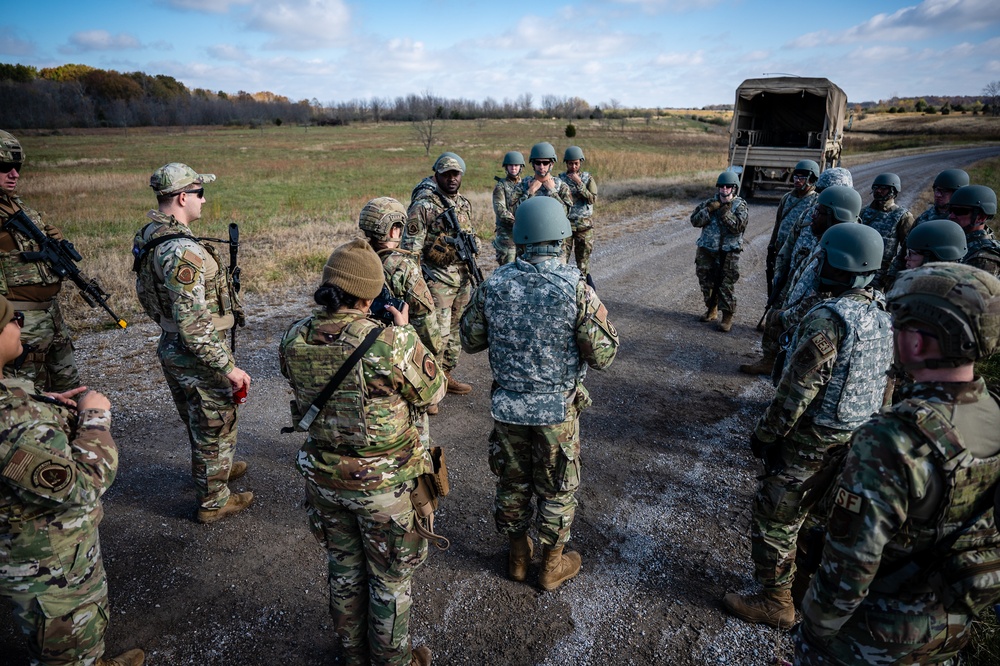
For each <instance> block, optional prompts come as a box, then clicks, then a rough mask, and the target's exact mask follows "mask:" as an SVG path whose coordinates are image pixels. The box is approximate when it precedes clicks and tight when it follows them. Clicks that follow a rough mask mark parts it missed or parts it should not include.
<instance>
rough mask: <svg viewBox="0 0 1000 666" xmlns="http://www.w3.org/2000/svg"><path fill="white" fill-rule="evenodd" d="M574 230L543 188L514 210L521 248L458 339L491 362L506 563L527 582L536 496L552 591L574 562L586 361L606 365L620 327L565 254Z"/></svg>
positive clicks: (488, 287)
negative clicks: (571, 544) (571, 548)
mask: <svg viewBox="0 0 1000 666" xmlns="http://www.w3.org/2000/svg"><path fill="white" fill-rule="evenodd" d="M571 233H572V231H571V229H570V224H569V220H568V219H567V218H566V214H565V211H564V210H563V208H562V206H561V205H560V204H559V202H558V201H555V200H553V199H551V198H548V197H539V198H536V199H532V200H530V201H525V202H524V203H522V204H521V206H520V207H519V208H518V209H517V214H516V220H515V222H514V242H515V243H517V244H518V245H521V246H524V254H523V255H522V256H520V257H518V258H517V259H516V260H515V261H514V262H513V263H510V264H506V265H505V266H501V267H500V268H498V269H497V270H496V271H494V272H493V274H492V275H491V276H490V277H489V278H488V279H487V280H486V281H485V282H483V283H482V284H481V285H480V286H479V288H478V289H477V290H476V293H475V294H474V295H473V298H472V302H471V303H470V304H469V307H468V308H467V309H466V310H465V312H464V313H463V314H462V327H461V332H462V347H463V348H464V349H465V351H467V352H469V353H473V354H474V353H476V352H480V351H483V350H484V349H489V356H490V368H491V369H492V370H493V381H494V383H493V393H492V396H491V398H492V410H491V411H492V415H493V419H494V429H493V433H492V434H491V436H490V454H489V463H490V470H491V471H492V472H493V473H494V474H495V475H496V476H497V477H498V481H497V493H496V505H495V512H494V518H495V520H496V526H497V531H498V532H500V534H502V535H505V536H507V537H508V538H509V539H510V551H509V553H508V556H507V571H508V575H509V576H510V578H511V579H512V580H515V581H524V580H525V579H526V578H527V575H528V564H529V563H530V561H531V556H532V553H533V550H534V548H533V543H532V540H531V538H530V537H529V536H528V529H529V528H530V526H531V519H532V504H531V500H532V497H533V496H534V497H536V498H537V504H538V515H537V525H538V540H539V541H540V542H541V544H542V547H543V550H544V554H543V559H542V570H541V572H540V573H539V576H538V583H539V585H540V586H541V587H542V589H545V590H554V589H556V588H557V587H559V586H560V585H562V583H563V582H565V581H567V580H569V579H570V578H572V577H573V576H575V575H576V574H577V573H578V572H579V571H580V565H581V562H582V559H581V557H580V554H579V553H577V552H569V553H564V552H563V549H564V546H565V545H566V542H567V541H568V540H569V538H570V526H571V525H572V523H573V516H574V514H575V512H576V505H577V500H576V491H577V489H578V488H579V485H580V423H579V415H580V412H582V411H583V410H584V409H585V408H586V407H588V406H590V404H591V400H590V396H589V394H588V393H587V389H586V388H584V385H583V379H584V376H585V374H586V369H587V366H588V365H589V366H590V367H592V368H597V369H604V368H607V367H608V366H609V365H611V362H612V361H614V358H615V355H616V354H617V352H618V332H617V331H616V330H615V328H614V326H613V325H612V324H611V322H610V321H608V316H607V309H606V308H605V307H604V305H603V304H602V303H601V299H600V298H598V297H597V294H596V293H595V292H594V290H593V289H592V288H590V287H589V286H587V283H586V281H585V279H584V276H583V275H582V274H581V273H580V271H579V270H578V269H576V268H573V267H571V266H567V265H566V264H565V263H564V261H563V259H562V250H561V247H560V246H561V243H562V241H563V240H564V239H565V238H568V237H569V235H570V234H571Z"/></svg>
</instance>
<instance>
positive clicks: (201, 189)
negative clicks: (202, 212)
mask: <svg viewBox="0 0 1000 666" xmlns="http://www.w3.org/2000/svg"><path fill="white" fill-rule="evenodd" d="M178 194H188V195H191V196H193V197H198V198H199V199H200V198H201V197H203V196H205V188H204V187H199V188H198V189H197V190H181V191H180V192H174V193H173V195H172V196H175V197H176V196H177V195H178Z"/></svg>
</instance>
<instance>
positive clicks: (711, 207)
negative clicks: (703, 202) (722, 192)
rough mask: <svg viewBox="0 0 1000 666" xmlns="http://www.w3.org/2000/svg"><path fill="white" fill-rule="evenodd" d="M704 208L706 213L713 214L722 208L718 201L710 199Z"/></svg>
mask: <svg viewBox="0 0 1000 666" xmlns="http://www.w3.org/2000/svg"><path fill="white" fill-rule="evenodd" d="M706 208H708V212H710V213H714V212H715V211H717V210H719V209H720V208H722V204H721V203H720V202H719V201H718V200H716V199H712V200H711V201H709V202H708V206H706Z"/></svg>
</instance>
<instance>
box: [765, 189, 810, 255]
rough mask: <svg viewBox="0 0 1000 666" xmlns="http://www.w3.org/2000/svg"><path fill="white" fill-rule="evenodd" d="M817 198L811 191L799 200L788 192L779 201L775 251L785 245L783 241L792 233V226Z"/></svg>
mask: <svg viewBox="0 0 1000 666" xmlns="http://www.w3.org/2000/svg"><path fill="white" fill-rule="evenodd" d="M818 196H819V195H818V194H816V190H811V191H810V192H808V193H806V194H805V195H804V196H803V197H801V198H800V197H797V196H795V195H794V194H792V193H791V192H789V193H787V194H786V195H785V196H784V197H783V198H782V199H781V203H780V204H779V205H778V210H779V211H780V212H779V215H780V217H779V218H778V233H777V235H776V236H775V241H774V247H775V248H776V249H781V246H782V245H784V244H785V240H786V239H787V238H788V235H789V234H790V233H791V232H792V226H793V225H794V224H795V222H796V221H797V220H798V219H799V218H800V217H801V216H802V214H803V213H804V212H805V211H807V210H811V209H812V203H813V201H814V200H815V199H816V198H817V197H818Z"/></svg>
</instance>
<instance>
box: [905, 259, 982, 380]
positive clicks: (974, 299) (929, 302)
mask: <svg viewBox="0 0 1000 666" xmlns="http://www.w3.org/2000/svg"><path fill="white" fill-rule="evenodd" d="M887 298H888V305H889V312H891V313H892V318H893V322H894V324H895V326H896V327H897V328H898V327H900V326H901V325H903V324H906V323H910V322H913V323H916V324H919V325H920V327H921V328H925V327H926V328H929V329H930V330H931V332H932V333H934V334H935V336H936V337H937V340H938V343H939V344H940V345H941V355H942V357H943V358H944V359H945V362H939V361H930V362H927V363H926V367H948V366H956V365H963V364H965V363H968V362H970V361H975V360H977V359H980V358H985V357H986V356H989V355H990V354H992V353H993V352H994V351H996V348H997V342H998V338H1000V280H998V279H997V278H995V277H993V276H992V275H990V274H989V273H987V272H986V271H984V270H981V269H979V268H975V267H973V266H966V265H964V264H958V263H941V262H936V263H931V264H925V265H923V266H920V267H919V268H914V269H913V270H910V271H904V272H902V273H900V274H899V277H898V278H897V279H896V283H895V284H894V285H893V287H892V289H891V290H890V291H889V293H888V294H887Z"/></svg>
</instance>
